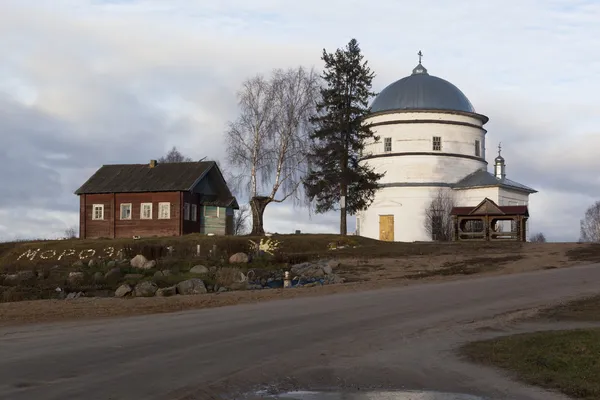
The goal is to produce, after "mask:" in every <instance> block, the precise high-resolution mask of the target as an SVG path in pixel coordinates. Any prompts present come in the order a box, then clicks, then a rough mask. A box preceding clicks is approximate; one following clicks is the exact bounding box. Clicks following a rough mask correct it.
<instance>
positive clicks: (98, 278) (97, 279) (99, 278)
mask: <svg viewBox="0 0 600 400" xmlns="http://www.w3.org/2000/svg"><path fill="white" fill-rule="evenodd" d="M93 279H94V282H102V281H103V280H104V274H102V272H100V271H98V272H96V273H95V274H94V277H93Z"/></svg>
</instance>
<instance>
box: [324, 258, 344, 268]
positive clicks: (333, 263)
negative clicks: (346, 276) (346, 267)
mask: <svg viewBox="0 0 600 400" xmlns="http://www.w3.org/2000/svg"><path fill="white" fill-rule="evenodd" d="M340 264H341V263H340V262H339V261H337V260H329V261H327V266H328V267H330V268H331V269H334V268H337V267H339V266H340Z"/></svg>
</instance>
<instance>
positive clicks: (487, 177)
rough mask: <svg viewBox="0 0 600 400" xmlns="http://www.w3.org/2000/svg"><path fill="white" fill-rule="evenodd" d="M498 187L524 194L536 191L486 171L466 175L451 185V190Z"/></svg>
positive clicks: (481, 170)
mask: <svg viewBox="0 0 600 400" xmlns="http://www.w3.org/2000/svg"><path fill="white" fill-rule="evenodd" d="M489 186H500V187H503V188H506V189H510V190H517V191H521V192H526V193H537V190H535V189H532V188H530V187H529V186H525V185H522V184H520V183H518V182H515V181H511V180H510V179H506V178H503V179H498V178H496V177H495V176H494V175H492V174H491V173H489V172H488V171H486V170H483V169H480V170H477V171H475V172H473V173H472V174H470V175H467V176H466V177H464V178H463V179H461V180H460V181H458V182H456V183H455V184H454V185H452V188H453V189H472V188H477V187H489Z"/></svg>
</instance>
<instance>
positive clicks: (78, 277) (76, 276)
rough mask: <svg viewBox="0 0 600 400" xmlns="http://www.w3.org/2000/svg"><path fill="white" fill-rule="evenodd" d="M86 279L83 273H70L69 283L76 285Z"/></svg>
mask: <svg viewBox="0 0 600 400" xmlns="http://www.w3.org/2000/svg"><path fill="white" fill-rule="evenodd" d="M83 278H84V274H83V272H69V278H68V279H69V282H71V283H76V282H81V281H82V280H83Z"/></svg>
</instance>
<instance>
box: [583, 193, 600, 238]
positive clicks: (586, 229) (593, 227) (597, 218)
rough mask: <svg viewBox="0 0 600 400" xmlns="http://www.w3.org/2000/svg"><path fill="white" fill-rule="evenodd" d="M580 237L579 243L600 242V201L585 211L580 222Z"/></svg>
mask: <svg viewBox="0 0 600 400" xmlns="http://www.w3.org/2000/svg"><path fill="white" fill-rule="evenodd" d="M580 236H581V238H580V239H579V240H580V241H581V242H594V243H597V242H600V201H597V202H595V203H594V204H593V205H591V206H590V207H589V208H588V209H587V210H586V212H585V216H584V217H583V219H582V220H581V221H580Z"/></svg>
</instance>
